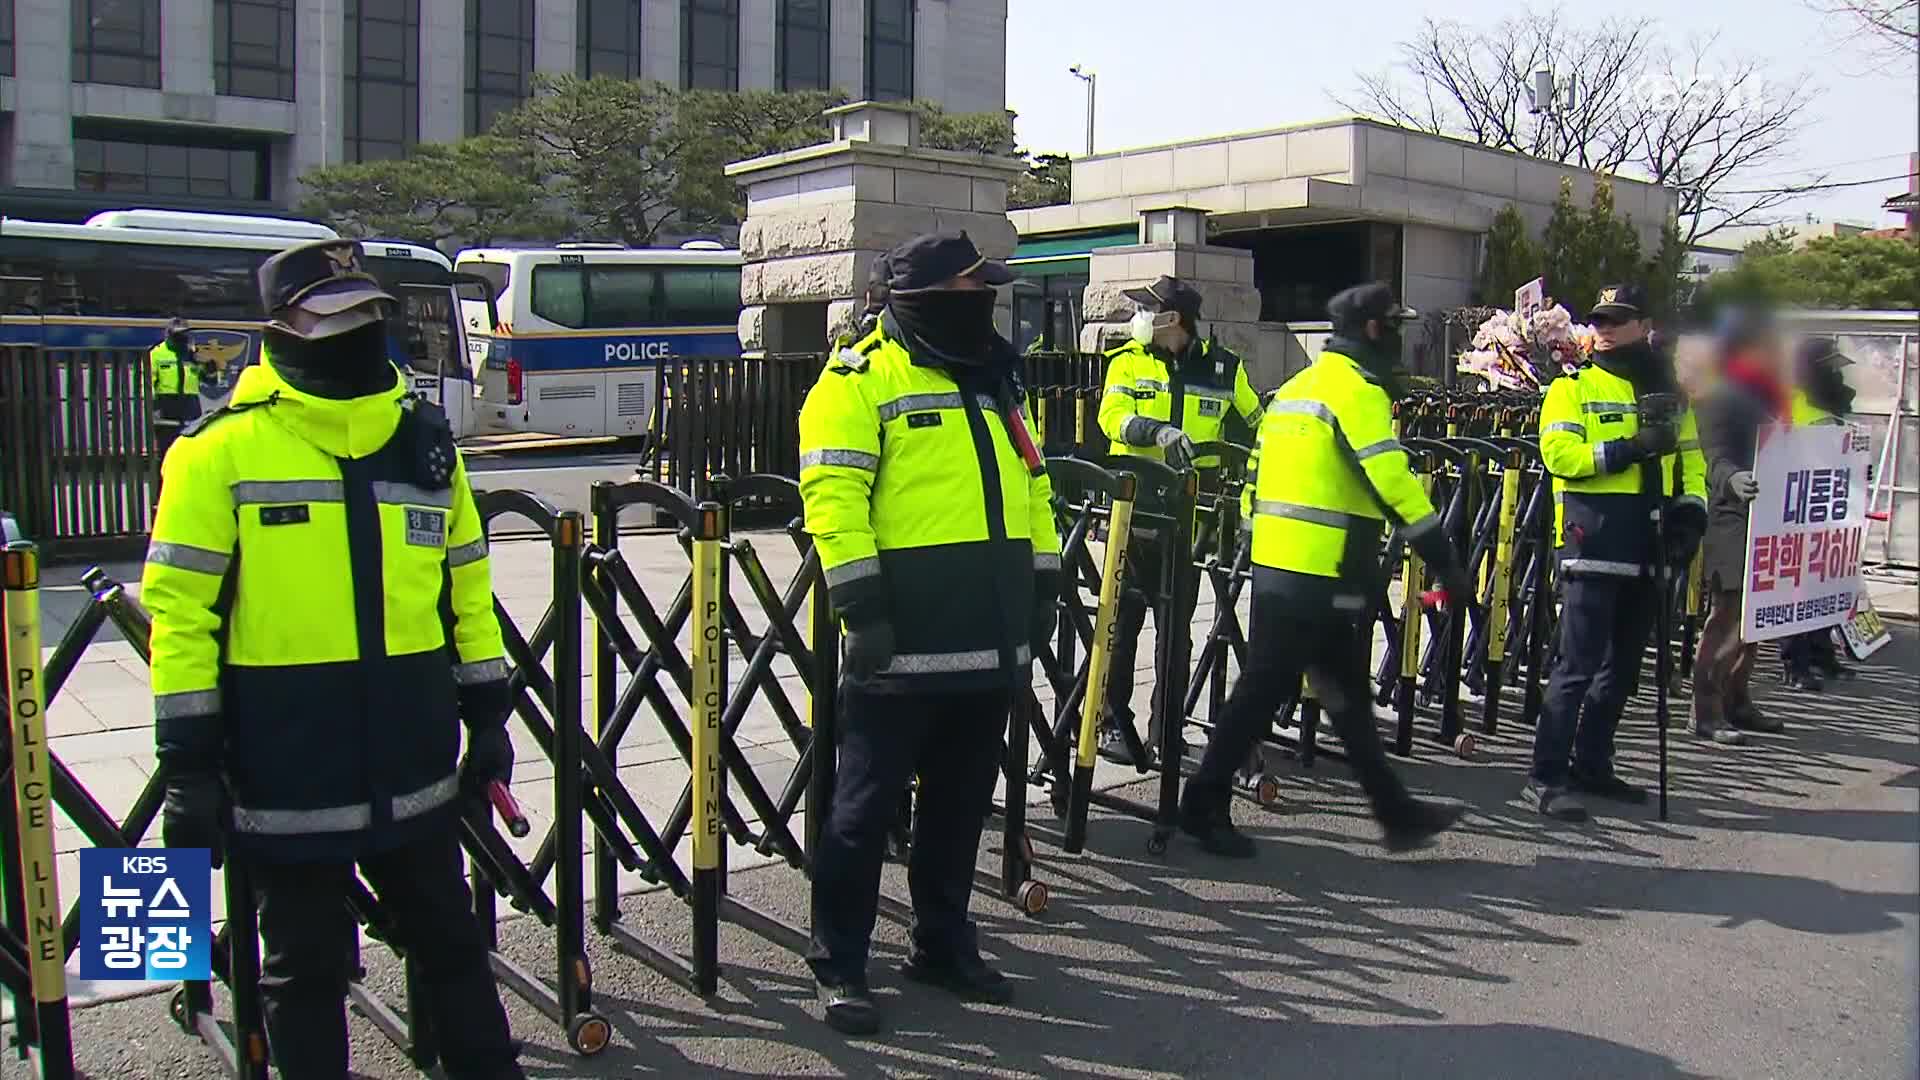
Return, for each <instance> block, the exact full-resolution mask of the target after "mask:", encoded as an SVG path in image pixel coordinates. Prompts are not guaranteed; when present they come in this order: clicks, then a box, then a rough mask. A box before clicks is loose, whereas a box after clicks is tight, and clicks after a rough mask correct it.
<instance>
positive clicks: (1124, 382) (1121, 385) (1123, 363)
mask: <svg viewBox="0 0 1920 1080" xmlns="http://www.w3.org/2000/svg"><path fill="white" fill-rule="evenodd" d="M1175 398H1179V399H1180V401H1181V408H1180V419H1179V420H1178V421H1175V420H1174V419H1173V403H1174V399H1175ZM1229 415H1237V416H1239V417H1240V418H1241V419H1242V420H1245V421H1246V424H1247V427H1248V428H1249V429H1256V428H1258V427H1259V424H1260V395H1258V394H1256V393H1255V392H1254V390H1253V386H1252V384H1250V383H1249V382H1247V366H1246V364H1244V363H1242V362H1241V360H1240V358H1239V357H1238V356H1236V355H1234V353H1233V351H1232V350H1231V349H1228V348H1226V347H1225V346H1223V345H1218V344H1215V343H1214V342H1212V341H1202V342H1199V343H1198V344H1196V345H1195V346H1194V347H1193V348H1191V349H1190V350H1189V351H1188V358H1187V359H1186V360H1185V361H1183V362H1181V363H1180V364H1178V365H1176V366H1174V367H1172V368H1170V367H1169V366H1168V364H1167V361H1166V359H1165V358H1164V357H1163V356H1162V355H1161V354H1160V353H1159V352H1157V351H1155V350H1153V349H1150V348H1147V347H1146V346H1144V345H1141V344H1140V343H1139V342H1136V341H1129V342H1127V343H1126V344H1125V345H1122V346H1120V347H1119V348H1117V349H1113V350H1111V351H1110V352H1108V353H1107V382H1106V389H1105V391H1104V392H1103V393H1102V394H1101V396H1100V430H1101V431H1103V432H1105V433H1106V436H1107V438H1109V439H1111V440H1112V441H1113V445H1112V447H1111V452H1112V453H1113V454H1115V455H1116V456H1117V455H1121V454H1132V455H1135V456H1137V457H1144V458H1149V459H1151V460H1154V461H1165V460H1166V457H1167V454H1166V451H1165V450H1162V449H1161V448H1160V447H1158V446H1156V445H1155V444H1154V441H1153V435H1154V432H1155V431H1156V430H1158V428H1159V426H1160V424H1159V423H1156V421H1158V422H1165V423H1178V425H1179V427H1180V429H1181V430H1182V431H1185V432H1186V433H1187V436H1188V437H1189V438H1191V439H1192V440H1193V441H1194V442H1196V443H1204V442H1220V441H1222V440H1223V439H1224V438H1225V436H1224V435H1222V434H1221V431H1222V429H1223V428H1224V427H1225V426H1226V422H1227V417H1228V416H1229ZM1194 465H1195V466H1197V467H1199V468H1203V469H1206V468H1217V467H1218V466H1219V465H1220V459H1219V457H1218V456H1216V455H1206V456H1203V457H1200V458H1196V459H1195V460H1194Z"/></svg>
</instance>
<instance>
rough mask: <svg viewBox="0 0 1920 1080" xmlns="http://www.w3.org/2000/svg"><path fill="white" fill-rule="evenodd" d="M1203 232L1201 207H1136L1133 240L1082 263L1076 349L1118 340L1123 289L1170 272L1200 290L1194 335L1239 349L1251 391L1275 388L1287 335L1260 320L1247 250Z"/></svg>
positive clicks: (1126, 306) (1129, 312)
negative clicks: (1135, 241)
mask: <svg viewBox="0 0 1920 1080" xmlns="http://www.w3.org/2000/svg"><path fill="white" fill-rule="evenodd" d="M1206 237H1207V212H1206V211H1205V210H1196V209H1193V208H1191V207H1184V206H1170V207H1161V208H1158V209H1152V210H1144V211H1142V212H1141V214H1140V242H1139V243H1138V244H1128V245H1125V246H1123V247H1109V248H1100V249H1098V250H1096V251H1095V252H1094V253H1093V255H1092V257H1091V258H1090V259H1089V261H1088V267H1087V289H1086V294H1085V299H1084V308H1083V310H1084V312H1085V314H1084V316H1083V318H1084V320H1085V322H1084V324H1083V325H1082V327H1081V330H1080V348H1081V350H1082V351H1085V352H1098V351H1100V350H1102V349H1108V348H1112V347H1113V346H1114V345H1117V344H1119V343H1121V342H1123V341H1125V340H1126V337H1127V321H1128V320H1129V319H1131V318H1132V317H1133V312H1134V304H1133V301H1131V300H1129V299H1127V298H1126V295H1125V293H1126V290H1128V289H1138V288H1143V287H1145V286H1147V285H1151V284H1152V283H1153V281H1154V279H1156V278H1158V277H1160V276H1161V275H1162V274H1171V275H1173V276H1174V277H1177V278H1179V279H1180V280H1182V281H1184V282H1186V283H1187V284H1189V285H1192V286H1193V287H1194V288H1195V289H1197V290H1199V293H1200V296H1201V305H1200V332H1201V333H1202V334H1211V335H1213V336H1214V337H1216V338H1218V339H1219V341H1220V343H1221V344H1222V345H1225V346H1226V347H1228V348H1230V349H1232V350H1233V351H1234V352H1236V353H1238V354H1239V355H1240V358H1241V359H1242V360H1245V361H1246V362H1247V378H1248V380H1249V381H1251V382H1252V383H1253V384H1254V385H1255V386H1256V387H1257V388H1259V389H1262V390H1266V389H1271V388H1272V387H1274V386H1278V385H1279V384H1280V382H1281V381H1282V379H1283V377H1284V373H1285V372H1286V371H1287V370H1288V364H1287V353H1288V348H1287V344H1286V342H1287V339H1288V334H1287V332H1286V328H1285V327H1284V326H1283V325H1281V324H1279V323H1262V322H1260V321H1259V320H1260V292H1259V290H1258V289H1257V288H1255V287H1254V284H1253V253H1252V252H1250V251H1242V250H1241V249H1239V248H1229V247H1217V246H1215V245H1212V244H1209V243H1207V242H1206ZM1298 351H1299V350H1298V348H1297V347H1296V348H1295V349H1294V350H1293V352H1295V353H1297V352H1298ZM1295 366H1296V367H1297V365H1295Z"/></svg>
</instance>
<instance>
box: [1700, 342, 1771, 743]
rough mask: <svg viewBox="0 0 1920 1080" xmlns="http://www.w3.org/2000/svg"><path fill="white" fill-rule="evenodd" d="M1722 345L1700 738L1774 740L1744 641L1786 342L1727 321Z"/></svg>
mask: <svg viewBox="0 0 1920 1080" xmlns="http://www.w3.org/2000/svg"><path fill="white" fill-rule="evenodd" d="M1717 338H1718V352H1719V368H1720V380H1719V382H1718V384H1717V385H1716V386H1715V387H1714V388H1713V389H1712V390H1710V391H1709V392H1708V393H1707V394H1706V395H1705V397H1704V398H1703V399H1702V400H1701V402H1700V404H1699V406H1698V410H1699V417H1700V446H1701V450H1702V451H1703V452H1704V453H1705V454H1706V458H1707V489H1708V491H1709V493H1710V497H1711V500H1712V505H1711V510H1710V513H1709V523H1708V526H1707V539H1706V558H1705V563H1704V567H1703V569H1704V573H1705V583H1706V588H1707V590H1708V593H1709V595H1710V596H1711V598H1712V605H1713V610H1712V612H1711V614H1709V615H1708V616H1707V621H1706V625H1705V626H1703V627H1702V628H1701V630H1700V644H1699V651H1698V654H1697V655H1696V656H1695V658H1694V665H1693V730H1694V733H1695V734H1696V735H1701V736H1704V737H1708V738H1712V739H1713V740H1714V741H1715V742H1720V743H1729V744H1737V743H1738V742H1740V741H1743V740H1740V739H1739V738H1738V736H1737V734H1736V733H1735V732H1733V731H1732V730H1730V729H1733V728H1743V729H1745V730H1748V731H1759V732H1769V733H1771V732H1777V731H1779V730H1780V729H1781V725H1780V721H1778V720H1776V719H1773V718H1771V717H1768V716H1767V715H1765V714H1764V713H1762V712H1761V711H1760V709H1759V708H1758V707H1757V706H1756V705H1754V703H1753V696H1752V690H1751V688H1750V686H1749V681H1750V678H1751V676H1752V673H1753V653H1754V646H1753V645H1752V644H1749V643H1746V642H1743V641H1742V640H1741V636H1740V598H1741V592H1742V589H1741V586H1742V584H1743V580H1742V579H1743V577H1744V576H1745V574H1746V560H1747V504H1748V503H1751V502H1752V501H1753V500H1754V497H1755V496H1756V495H1758V494H1759V492H1760V484H1759V482H1758V481H1757V480H1756V479H1755V478H1754V475H1753V462H1754V455H1755V451H1756V449H1757V447H1758V443H1757V439H1758V434H1759V431H1760V428H1761V427H1762V426H1764V425H1766V424H1771V423H1775V422H1778V421H1783V420H1789V419H1790V418H1791V399H1790V396H1789V389H1788V386H1787V382H1786V379H1785V366H1786V365H1785V357H1784V355H1783V351H1782V348H1781V343H1780V338H1779V335H1778V334H1777V333H1776V332H1775V330H1774V328H1773V326H1772V325H1771V324H1770V323H1769V322H1768V321H1767V320H1766V319H1765V318H1763V317H1761V316H1758V315H1754V314H1750V313H1743V312H1733V313H1729V314H1728V315H1727V316H1725V317H1724V318H1723V319H1722V320H1721V324H1720V327H1719V331H1718V334H1717Z"/></svg>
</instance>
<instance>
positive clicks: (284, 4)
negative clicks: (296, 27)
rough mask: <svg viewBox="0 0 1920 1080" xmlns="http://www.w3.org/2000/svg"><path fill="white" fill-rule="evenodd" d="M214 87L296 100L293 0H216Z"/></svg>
mask: <svg viewBox="0 0 1920 1080" xmlns="http://www.w3.org/2000/svg"><path fill="white" fill-rule="evenodd" d="M213 92H214V93H216V94H231V95H233V96H234V97H250V98H273V99H276V100H279V101H292V100H293V0H213Z"/></svg>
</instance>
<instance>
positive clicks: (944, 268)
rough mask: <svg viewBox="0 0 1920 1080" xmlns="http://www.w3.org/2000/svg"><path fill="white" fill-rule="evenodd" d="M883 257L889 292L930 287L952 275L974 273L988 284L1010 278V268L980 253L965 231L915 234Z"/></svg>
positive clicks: (1005, 280) (1007, 282)
mask: <svg viewBox="0 0 1920 1080" xmlns="http://www.w3.org/2000/svg"><path fill="white" fill-rule="evenodd" d="M882 258H883V259H884V260H885V261H886V265H887V268H888V272H889V274H890V277H889V280H888V281H887V288H888V289H889V291H891V292H913V291H915V290H917V289H931V288H933V287H934V286H935V285H938V284H940V283H941V282H943V281H945V280H947V279H948V278H955V277H974V278H978V279H979V280H980V281H982V282H984V283H986V284H988V285H1007V284H1011V283H1012V282H1013V271H1011V270H1009V269H1007V268H1006V266H1004V265H1002V264H1001V263H997V262H994V261H993V260H992V259H989V258H987V257H986V256H985V255H982V254H980V249H979V248H977V247H974V246H973V241H972V240H970V239H968V238H967V234H966V233H965V232H958V233H926V234H924V235H921V236H916V237H914V238H913V239H911V240H908V241H907V242H906V243H904V244H901V245H899V246H898V247H895V248H894V249H893V250H892V251H889V252H887V253H886V254H885V255H884V256H882Z"/></svg>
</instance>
